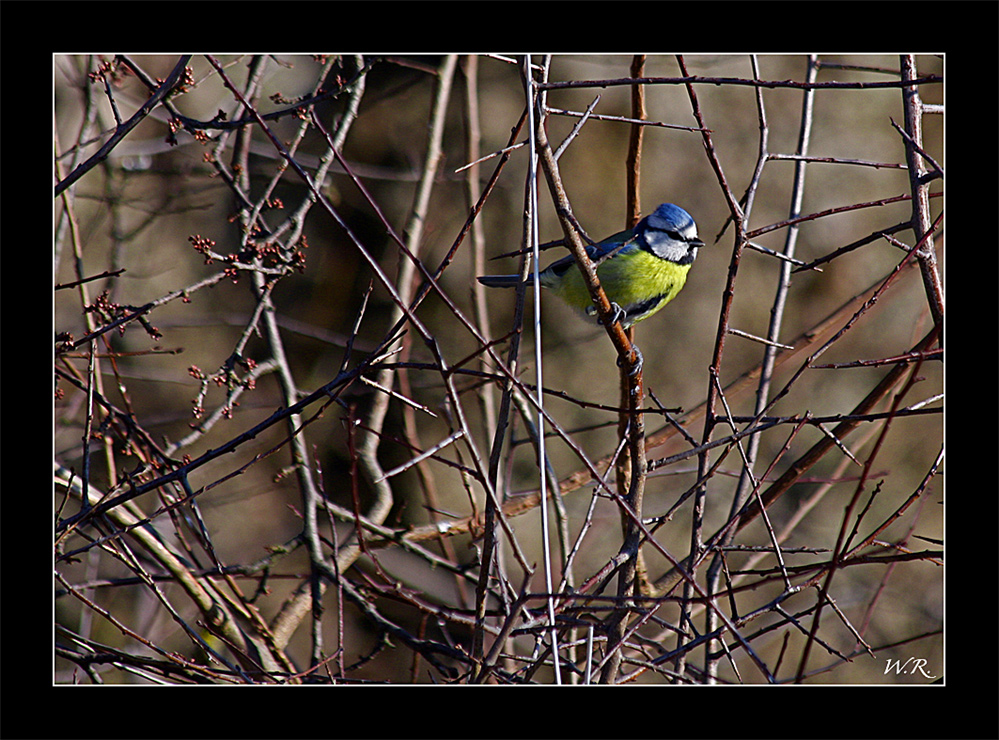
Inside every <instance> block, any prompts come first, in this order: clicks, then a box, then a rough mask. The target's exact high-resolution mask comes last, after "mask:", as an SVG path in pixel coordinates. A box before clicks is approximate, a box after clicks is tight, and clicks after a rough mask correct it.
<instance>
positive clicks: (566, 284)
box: [548, 249, 690, 323]
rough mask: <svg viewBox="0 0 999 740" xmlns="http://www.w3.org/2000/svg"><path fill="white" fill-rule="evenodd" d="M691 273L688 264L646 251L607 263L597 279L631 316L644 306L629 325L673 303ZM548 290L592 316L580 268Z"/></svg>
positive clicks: (632, 252)
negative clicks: (680, 263) (637, 308)
mask: <svg viewBox="0 0 999 740" xmlns="http://www.w3.org/2000/svg"><path fill="white" fill-rule="evenodd" d="M689 271H690V265H689V264H688V265H678V264H676V263H675V262H669V261H667V260H663V259H659V258H658V257H656V256H654V255H652V254H650V253H649V252H647V251H645V250H644V249H635V250H632V251H630V252H628V253H627V254H618V255H615V257H614V258H612V259H609V260H607V261H605V262H604V263H603V264H601V265H600V266H599V267H598V268H597V276H598V277H599V278H600V285H601V286H603V289H604V292H605V293H606V294H607V299H608V300H609V301H611V302H612V303H616V304H617V305H618V306H620V307H621V308H622V309H624V310H625V311H626V312H628V313H633V312H634V309H635V307H639V306H641V307H642V308H641V310H640V311H639V313H638V315H637V316H635V317H634V318H633V319H632V321H631V322H630V323H635V322H636V321H642V320H643V319H647V318H648V317H649V316H651V315H652V314H654V313H655V312H656V311H658V310H659V309H661V308H662V307H663V306H665V305H666V304H667V303H669V302H670V301H671V300H673V298H675V297H676V294H677V293H679V292H680V289H681V288H683V284H684V283H685V282H686V280H687V273H688V272H689ZM548 287H550V288H551V289H552V290H553V291H554V292H555V294H556V295H558V296H559V297H560V298H561V299H562V300H563V301H565V302H566V303H567V304H569V305H570V306H572V307H573V308H575V309H577V310H580V311H586V312H588V313H592V311H591V309H592V307H593V302H592V301H591V300H590V294H589V292H588V291H587V290H586V286H585V285H584V284H583V276H582V275H581V274H580V272H579V268H578V267H576V266H572V267H571V268H570V269H569V271H568V272H567V273H566V274H565V275H564V276H563V278H562V279H561V280H560V281H558V282H557V283H556V284H554V285H550V286H548Z"/></svg>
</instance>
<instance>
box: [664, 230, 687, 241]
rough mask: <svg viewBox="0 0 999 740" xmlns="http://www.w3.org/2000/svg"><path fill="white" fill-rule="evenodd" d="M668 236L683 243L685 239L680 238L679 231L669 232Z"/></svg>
mask: <svg viewBox="0 0 999 740" xmlns="http://www.w3.org/2000/svg"><path fill="white" fill-rule="evenodd" d="M666 236H668V237H669V238H670V239H676V240H677V241H678V242H679V241H683V237H681V236H680V232H679V231H669V230H667V231H666Z"/></svg>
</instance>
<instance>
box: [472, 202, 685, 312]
mask: <svg viewBox="0 0 999 740" xmlns="http://www.w3.org/2000/svg"><path fill="white" fill-rule="evenodd" d="M703 246H704V242H702V241H701V240H700V239H698V238H697V224H695V223H694V219H693V218H691V216H690V214H689V213H687V212H686V211H685V210H683V209H682V208H680V206H675V205H673V204H672V203H663V204H662V205H661V206H659V207H658V208H656V210H655V211H653V212H652V213H651V214H650V215H648V216H646V217H645V218H643V219H642V220H641V221H639V222H638V223H637V224H635V226H634V228H631V229H627V230H625V231H622V232H620V233H617V234H614V235H613V236H609V237H607V238H606V239H604V240H602V241H600V242H597V243H596V244H592V245H590V246H588V247H587V248H586V253H587V254H588V255H589V256H590V259H591V260H593V261H594V263H596V265H597V276H598V277H599V278H600V285H601V286H602V287H603V289H604V292H605V293H606V294H607V299H608V300H609V301H610V302H611V304H612V307H613V308H614V309H615V313H616V316H617V318H618V320H619V321H620V322H621V325H622V326H623V327H624V328H625V329H627V328H628V327H630V326H632V325H633V324H637V323H638V322H639V321H644V320H645V319H647V318H649V316H651V315H652V314H654V313H655V312H656V311H658V310H659V309H661V308H662V307H663V306H665V305H666V304H667V303H669V302H670V301H671V300H673V299H674V298H676V295H677V293H679V292H680V289H681V288H683V284H684V283H685V282H686V280H687V273H688V272H689V271H690V266H691V265H692V264H694V258H695V257H697V250H698V249H700V248H701V247H703ZM575 263H576V259H575V257H573V256H572V255H571V254H570V255H569V256H568V257H563V258H562V259H560V260H558V261H556V262H553V263H552V264H550V265H549V266H548V267H547V268H546V269H544V270H543V271H542V272H541V273H540V275H539V279H540V282H541V285H542V286H543V287H545V288H548V289H550V290H552V291H554V293H555V295H557V296H558V297H559V298H561V299H562V300H563V301H565V302H566V303H567V304H568V305H569V306H571V307H572V308H575V309H576V310H578V311H582V312H583V313H584V314H585V315H586V316H587V317H589V318H590V319H592V320H594V321H596V320H597V310H596V307H595V306H594V305H593V301H592V300H591V298H590V294H589V291H587V289H586V284H585V283H584V282H583V276H582V274H581V273H580V271H579V270H578V269H577V268H576V266H575ZM478 280H479V282H480V283H482V284H483V285H487V286H489V287H493V288H497V287H499V288H512V287H515V286H516V285H517V284H518V283H519V282H520V277H519V276H517V275H483V276H481V277H479V278H478ZM531 282H532V281H531V280H530V279H528V281H527V284H528V285H530V284H531Z"/></svg>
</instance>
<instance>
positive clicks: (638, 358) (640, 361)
mask: <svg viewBox="0 0 999 740" xmlns="http://www.w3.org/2000/svg"><path fill="white" fill-rule="evenodd" d="M631 348H632V349H633V350H635V366H634V367H633V368H632V369H631V370H629V371H628V377H629V378H634V377H635V376H636V375H638V373H640V372H641V371H642V365H644V364H645V358H644V357H642V350H640V349H639V348H638V345H637V344H632V345H631ZM623 359H624V358H622V357H621V356H620V355H619V356H618V358H617V366H618V367H624V361H623Z"/></svg>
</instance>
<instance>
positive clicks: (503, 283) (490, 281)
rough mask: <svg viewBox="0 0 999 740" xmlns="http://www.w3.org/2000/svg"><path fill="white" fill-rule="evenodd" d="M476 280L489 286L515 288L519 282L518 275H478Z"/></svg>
mask: <svg viewBox="0 0 999 740" xmlns="http://www.w3.org/2000/svg"><path fill="white" fill-rule="evenodd" d="M478 281H479V282H480V283H482V284H483V285H487V286H489V287H490V288H515V287H517V285H519V284H520V282H521V281H520V276H519V275H480V276H479V277H478Z"/></svg>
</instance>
